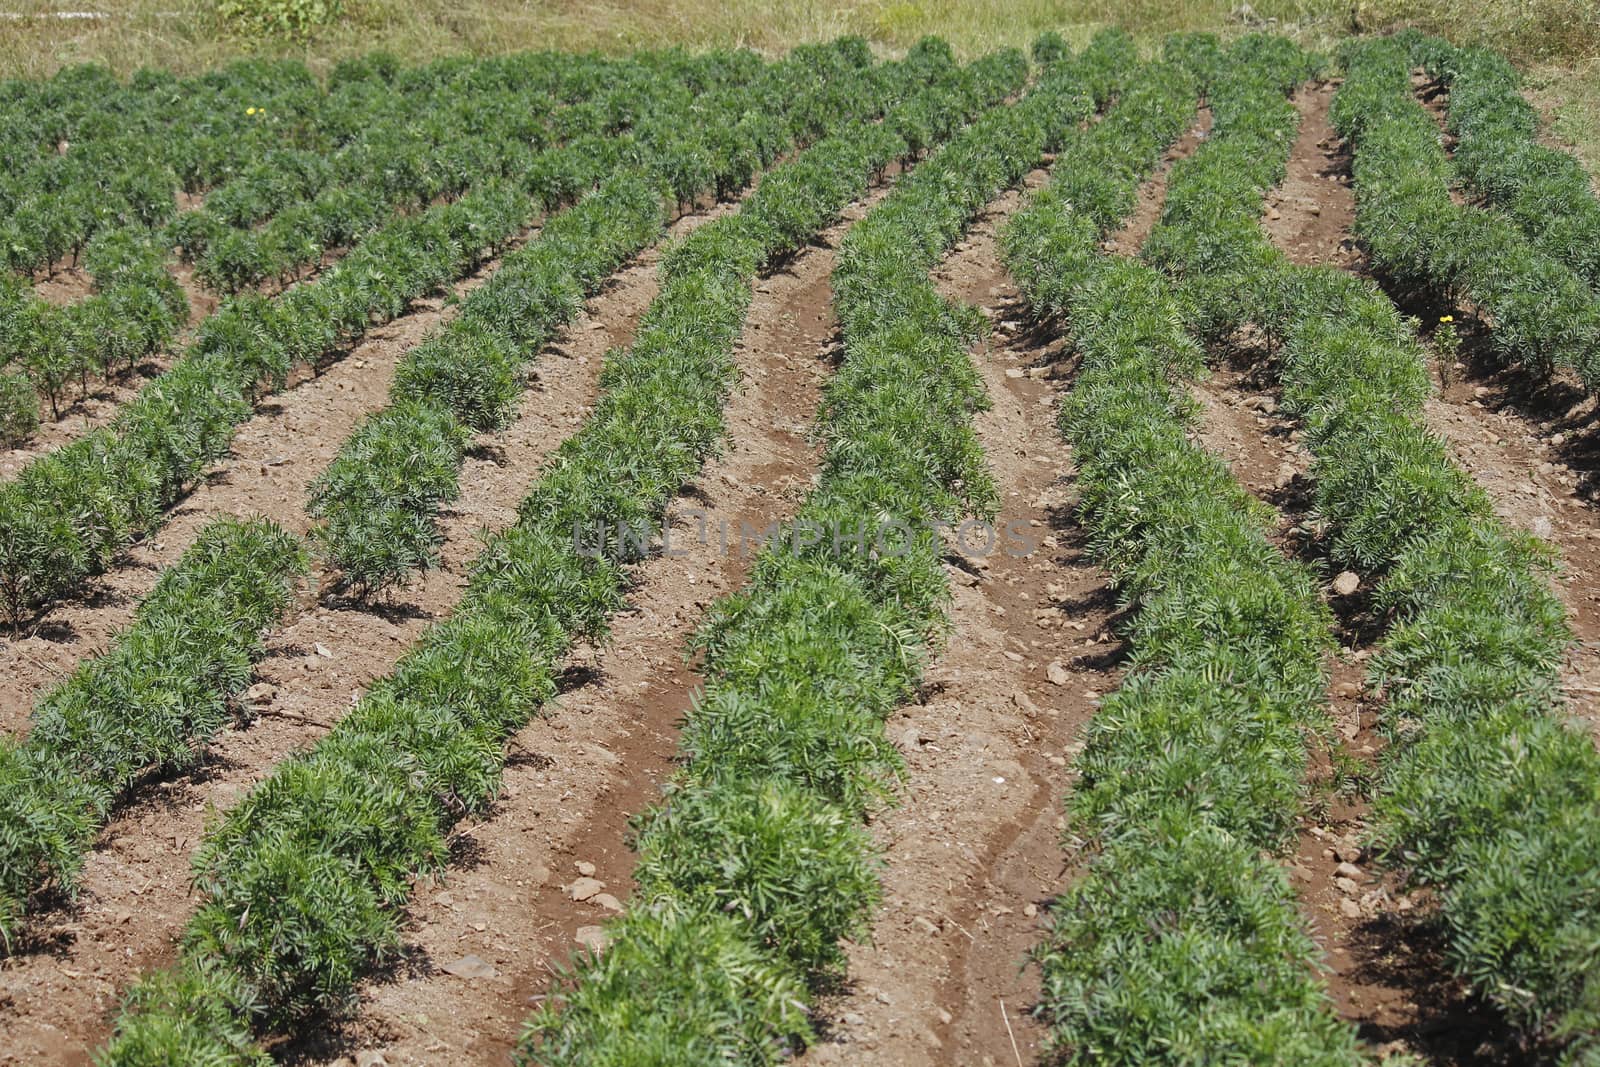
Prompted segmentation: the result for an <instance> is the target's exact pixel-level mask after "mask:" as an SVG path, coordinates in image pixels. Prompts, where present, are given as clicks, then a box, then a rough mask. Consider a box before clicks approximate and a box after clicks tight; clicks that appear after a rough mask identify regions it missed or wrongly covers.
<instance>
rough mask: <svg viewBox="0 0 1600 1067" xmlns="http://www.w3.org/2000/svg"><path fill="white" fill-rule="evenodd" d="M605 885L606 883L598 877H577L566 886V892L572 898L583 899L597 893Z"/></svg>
mask: <svg viewBox="0 0 1600 1067" xmlns="http://www.w3.org/2000/svg"><path fill="white" fill-rule="evenodd" d="M605 887H606V884H605V883H604V882H602V881H600V880H599V879H598V878H577V879H574V880H573V882H572V884H571V885H570V886H568V887H567V894H568V895H569V896H571V897H572V899H573V900H577V901H584V900H588V899H590V898H591V897H593V896H595V895H597V894H598V893H599V892H600V891H601V890H603V889H605Z"/></svg>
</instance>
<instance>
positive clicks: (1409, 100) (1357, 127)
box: [1332, 33, 1600, 391]
mask: <svg viewBox="0 0 1600 1067" xmlns="http://www.w3.org/2000/svg"><path fill="white" fill-rule="evenodd" d="M1424 43H1425V42H1424V41H1423V39H1422V38H1421V37H1420V36H1419V35H1417V34H1415V33H1403V34H1399V35H1397V36H1395V37H1392V38H1385V39H1382V40H1360V41H1352V42H1349V43H1347V45H1346V46H1345V48H1344V50H1343V52H1342V59H1343V62H1344V65H1345V67H1346V69H1347V72H1348V75H1347V76H1348V82H1347V84H1346V85H1345V86H1344V87H1343V91H1341V92H1340V93H1339V95H1338V98H1337V99H1336V100H1335V102H1334V105H1333V110H1332V117H1333V121H1334V124H1335V126H1336V128H1337V129H1338V130H1339V132H1340V134H1341V135H1343V136H1344V137H1347V138H1350V139H1352V140H1353V141H1354V143H1355V146H1356V162H1355V179H1356V232H1357V235H1358V236H1359V237H1360V239H1361V241H1362V243H1363V244H1364V245H1365V246H1366V247H1367V250H1368V251H1369V252H1370V253H1371V255H1372V258H1373V261H1374V263H1375V264H1376V265H1377V266H1378V267H1379V269H1381V270H1382V271H1384V272H1385V273H1387V274H1389V275H1391V276H1392V277H1393V279H1394V280H1395V281H1396V282H1397V283H1399V284H1400V285H1403V286H1408V287H1413V288H1427V289H1431V290H1433V291H1436V292H1440V293H1442V294H1444V295H1445V296H1446V297H1447V298H1449V299H1457V298H1461V299H1466V300H1470V301H1471V302H1472V303H1473V304H1475V305H1476V306H1477V307H1478V308H1479V309H1480V310H1481V313H1482V315H1483V316H1484V317H1485V318H1486V319H1487V321H1488V322H1489V323H1490V324H1491V325H1492V327H1493V332H1492V335H1491V336H1492V339H1493V341H1494V346H1495V349H1496V350H1497V351H1498V352H1499V353H1500V355H1501V356H1502V358H1504V359H1505V360H1507V361H1508V362H1510V361H1515V362H1521V363H1523V364H1525V365H1527V366H1528V367H1529V368H1530V369H1531V370H1532V371H1534V372H1535V373H1538V374H1548V373H1549V372H1550V371H1551V370H1553V369H1555V368H1557V367H1562V368H1567V369H1570V370H1573V371H1575V372H1576V373H1577V374H1578V375H1579V377H1581V378H1582V379H1583V382H1584V384H1585V386H1586V387H1587V388H1588V389H1589V390H1591V391H1593V390H1594V389H1596V388H1600V363H1597V362H1596V356H1597V353H1600V301H1597V300H1596V299H1595V295H1594V292H1593V291H1592V290H1591V289H1590V288H1589V285H1588V284H1587V283H1586V282H1585V280H1584V279H1583V278H1582V277H1580V276H1579V275H1578V274H1577V273H1575V271H1574V268H1573V266H1570V265H1569V262H1570V261H1572V256H1570V255H1566V254H1564V253H1563V252H1562V249H1561V248H1559V247H1557V246H1556V245H1554V244H1549V243H1543V242H1539V241H1536V240H1530V238H1529V236H1528V235H1526V234H1525V233H1523V232H1522V230H1520V229H1519V228H1518V226H1517V225H1516V224H1515V223H1513V222H1512V221H1510V220H1509V219H1508V218H1506V217H1505V216H1503V215H1500V214H1497V213H1494V212H1489V211H1484V210H1482V209H1481V208H1477V207H1474V206H1471V205H1464V206H1463V205H1457V204H1455V203H1454V202H1453V201H1452V200H1451V199H1450V183H1451V179H1452V177H1453V175H1454V172H1453V170H1452V168H1451V166H1450V161H1449V160H1448V159H1447V158H1446V156H1445V154H1444V148H1443V146H1442V145H1441V144H1440V138H1439V131H1438V129H1437V127H1436V126H1435V125H1434V123H1433V120H1432V119H1431V118H1430V117H1429V116H1428V115H1427V113H1426V112H1425V111H1424V110H1423V108H1422V105H1421V104H1420V103H1418V102H1417V101H1416V100H1415V99H1414V97H1413V95H1412V92H1411V74H1410V71H1411V55H1412V48H1413V47H1414V46H1420V45H1422V44H1424ZM1470 110H1471V105H1470V104H1469V111H1470ZM1477 118H1478V120H1480V121H1481V122H1483V124H1484V125H1487V124H1488V120H1487V119H1486V117H1485V116H1483V115H1481V114H1479V115H1478V116H1477ZM1463 121H1466V120H1463ZM1506 121H1507V123H1508V124H1511V125H1515V126H1519V127H1520V126H1521V125H1525V123H1518V122H1517V119H1516V118H1515V116H1508V117H1507V119H1506ZM1469 128H1473V127H1471V124H1470V123H1469V126H1468V128H1464V129H1463V130H1462V134H1463V137H1464V138H1466V137H1467V136H1468V132H1469ZM1496 128H1504V127H1496ZM1485 136H1489V138H1490V141H1491V142H1493V143H1494V145H1496V146H1497V147H1487V146H1486V151H1487V152H1489V153H1491V154H1505V155H1509V154H1510V153H1509V151H1508V150H1507V149H1506V148H1505V146H1503V145H1502V144H1501V139H1500V138H1498V137H1495V136H1491V135H1488V134H1486V135H1485ZM1474 160H1475V157H1474V156H1472V154H1471V153H1470V152H1469V153H1468V156H1467V159H1466V160H1465V161H1464V166H1465V167H1466V168H1467V169H1468V173H1469V174H1472V173H1476V170H1475V169H1474V168H1476V167H1477V166H1478V163H1477V162H1475V161H1474ZM1551 210H1552V211H1553V213H1554V215H1555V216H1556V217H1558V218H1571V217H1572V216H1571V214H1570V213H1569V212H1567V211H1565V210H1564V205H1563V206H1562V207H1560V208H1558V207H1556V206H1555V205H1552V206H1551Z"/></svg>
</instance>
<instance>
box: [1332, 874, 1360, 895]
mask: <svg viewBox="0 0 1600 1067" xmlns="http://www.w3.org/2000/svg"><path fill="white" fill-rule="evenodd" d="M1333 884H1334V885H1336V886H1338V888H1339V892H1341V893H1350V894H1355V893H1359V892H1360V891H1361V887H1360V886H1358V885H1356V884H1355V883H1354V882H1352V881H1351V880H1350V879H1348V878H1335V879H1334V880H1333Z"/></svg>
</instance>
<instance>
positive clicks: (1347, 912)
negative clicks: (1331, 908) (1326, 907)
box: [1339, 897, 1361, 919]
mask: <svg viewBox="0 0 1600 1067" xmlns="http://www.w3.org/2000/svg"><path fill="white" fill-rule="evenodd" d="M1339 911H1340V912H1341V913H1342V914H1343V915H1344V917H1345V918H1346V919H1359V918H1361V905H1360V904H1357V903H1356V902H1355V901H1353V900H1351V899H1350V898H1349V897H1345V898H1344V899H1343V900H1341V901H1339Z"/></svg>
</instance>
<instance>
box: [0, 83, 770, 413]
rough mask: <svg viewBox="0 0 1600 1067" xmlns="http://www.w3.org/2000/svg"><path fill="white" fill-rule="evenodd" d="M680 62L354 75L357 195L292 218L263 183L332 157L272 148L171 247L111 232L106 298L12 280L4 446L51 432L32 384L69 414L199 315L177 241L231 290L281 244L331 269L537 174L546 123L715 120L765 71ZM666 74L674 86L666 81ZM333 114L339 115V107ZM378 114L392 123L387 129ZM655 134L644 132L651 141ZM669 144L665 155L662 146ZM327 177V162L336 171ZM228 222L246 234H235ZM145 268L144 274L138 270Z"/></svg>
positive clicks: (578, 131)
mask: <svg viewBox="0 0 1600 1067" xmlns="http://www.w3.org/2000/svg"><path fill="white" fill-rule="evenodd" d="M676 59H677V56H676V54H671V53H669V54H664V55H663V54H654V53H644V54H641V56H640V57H635V58H631V59H629V60H601V59H599V58H597V57H591V58H590V61H589V64H588V65H587V66H586V65H583V64H579V63H576V62H575V61H569V62H564V63H555V64H553V66H554V68H555V69H556V70H557V71H559V72H560V73H561V75H562V76H561V77H560V78H559V79H554V80H553V84H550V83H551V82H552V79H551V78H546V79H543V80H539V81H531V82H530V83H529V85H528V86H524V87H523V88H522V89H520V90H511V89H504V88H501V87H500V86H499V85H498V84H497V83H495V82H493V81H491V82H490V83H489V84H488V85H487V87H485V86H481V85H479V84H478V81H476V80H467V79H463V80H460V81H451V82H446V83H445V84H444V86H443V87H442V88H441V87H440V86H435V85H433V84H432V83H425V86H424V87H425V88H426V89H427V92H426V93H425V94H423V95H422V96H421V97H420V98H418V99H412V98H411V97H408V96H404V95H401V94H397V93H395V92H393V91H392V90H390V89H389V87H388V86H387V84H386V83H383V82H376V83H373V82H370V81H362V80H354V79H345V80H344V81H342V82H341V83H340V85H339V89H338V90H336V91H335V93H333V94H330V97H332V96H336V95H339V94H340V93H345V94H346V95H348V92H349V91H352V90H351V87H362V86H367V85H369V84H375V86H376V87H375V88H373V89H372V90H371V91H370V92H368V93H367V95H368V96H372V97H376V98H377V102H376V103H374V104H373V106H372V108H371V109H370V110H367V111H358V112H356V114H355V115H354V116H351V117H349V118H347V119H346V120H345V121H347V122H356V120H357V119H358V118H366V119H367V120H368V121H366V122H365V123H359V122H357V125H356V127H355V129H354V130H353V131H352V132H353V133H354V134H355V137H356V139H355V140H353V141H349V142H347V143H346V147H345V149H344V151H343V152H342V153H341V154H340V158H344V161H345V162H344V167H343V171H342V172H341V173H343V176H344V177H345V178H347V179H349V181H350V184H344V185H339V186H336V187H334V188H332V189H330V190H328V191H327V194H326V195H325V196H323V197H319V198H318V199H317V201H315V202H314V203H312V204H309V205H298V207H296V206H288V207H287V208H285V205H284V204H283V203H280V202H278V201H277V200H276V199H275V196H272V195H267V193H266V192H264V191H263V186H264V185H265V186H267V187H268V188H272V189H274V190H276V193H278V194H282V195H289V194H288V191H289V190H292V188H293V187H294V186H295V182H294V181H293V180H292V179H291V180H284V178H283V175H285V174H289V175H293V174H294V173H295V172H296V168H300V169H301V170H305V169H307V168H310V169H311V170H315V169H316V168H314V167H310V164H309V163H308V162H307V160H323V159H324V157H323V156H321V155H320V154H319V153H317V152H316V151H313V150H309V149H308V150H296V149H275V150H273V151H272V152H271V153H269V154H268V155H267V156H266V157H264V158H263V159H262V161H261V162H260V163H259V164H256V165H253V166H252V167H250V168H248V169H247V171H246V172H245V173H243V174H241V175H237V176H235V177H234V178H232V179H230V180H229V181H228V182H227V183H226V184H224V185H222V186H219V187H217V188H216V189H214V190H213V191H212V194H211V196H210V198H209V199H208V201H207V204H206V206H205V207H203V208H201V209H199V210H196V211H190V212H185V213H182V214H180V215H179V216H178V217H177V218H176V219H175V220H174V221H173V222H172V224H171V225H170V226H169V227H168V228H167V233H166V236H161V235H160V234H159V233H158V234H155V235H151V234H149V232H148V231H147V230H146V229H145V228H144V227H142V226H138V225H134V226H123V227H120V228H117V229H115V230H101V231H100V232H99V233H98V235H97V236H95V237H94V238H92V239H91V240H90V242H89V245H88V248H87V249H86V253H85V257H86V258H85V262H86V263H87V264H88V266H89V269H90V272H91V274H93V275H94V278H95V283H96V288H97V290H98V291H97V292H96V294H95V295H93V296H91V297H90V298H89V299H87V300H85V301H82V302H80V303H78V304H74V305H69V306H67V307H57V306H55V305H53V304H51V303H49V302H47V301H44V300H41V299H39V298H37V297H36V296H34V295H33V294H31V293H30V292H28V290H27V287H26V285H25V284H24V283H23V282H22V281H21V280H20V279H9V278H7V279H0V366H7V365H11V366H15V367H16V368H17V369H18V370H20V372H21V373H20V375H18V374H12V375H11V376H9V377H5V378H0V438H3V439H5V440H6V441H8V442H11V443H21V442H22V441H23V440H25V439H26V438H27V437H28V436H29V435H31V433H32V432H33V430H34V429H35V428H36V427H37V425H38V422H39V404H38V400H37V397H36V396H35V395H34V390H30V389H28V388H25V384H27V383H31V384H32V385H33V386H34V387H35V389H36V390H37V392H38V393H40V394H42V395H43V396H44V397H45V399H46V400H47V401H48V402H49V405H50V411H51V414H52V415H53V416H54V417H56V418H60V417H61V413H62V403H63V401H64V400H65V399H66V398H67V396H68V395H69V393H70V391H71V390H72V387H73V384H74V383H76V387H77V391H78V394H79V396H80V397H81V396H83V395H85V394H86V393H87V391H88V388H89V385H90V382H91V380H92V379H93V378H95V377H97V376H99V375H101V374H105V375H106V376H108V377H109V376H111V375H112V374H113V373H115V372H119V371H121V370H123V369H124V368H129V367H131V366H133V365H134V364H135V363H136V362H137V361H138V360H139V359H141V358H144V357H146V356H148V355H150V354H152V353H154V352H156V351H158V350H160V349H162V348H165V347H166V346H167V345H169V344H170V342H171V341H172V339H173V336H174V335H175V333H176V331H177V329H178V328H179V327H180V326H181V325H182V324H183V322H184V321H186V319H187V316H188V305H187V303H186V301H185V300H184V299H183V296H182V291H181V289H180V288H179V287H178V285H177V284H176V282H175V281H174V280H173V279H172V278H171V277H170V276H169V274H168V272H167V269H166V263H165V260H166V248H165V247H163V246H164V245H165V244H166V243H167V242H169V241H171V240H174V239H175V240H177V242H178V244H179V246H180V248H181V249H183V250H184V251H185V252H186V253H188V254H190V255H191V258H195V259H197V261H198V266H197V273H198V274H199V275H200V276H202V277H203V278H205V279H206V280H208V281H212V282H216V281H218V278H219V277H220V276H219V275H216V273H215V272H216V271H222V272H223V273H224V274H226V275H227V277H228V279H231V280H227V281H226V284H222V285H221V287H222V288H227V289H229V290H230V291H234V290H237V289H240V288H243V287H245V286H246V285H250V284H254V283H255V282H258V281H260V280H262V277H263V276H264V274H263V273H262V271H257V270H256V269H255V267H252V266H249V264H256V265H258V266H259V265H261V264H264V263H268V260H263V259H262V258H261V257H260V256H259V255H258V252H259V251H260V249H261V248H263V247H266V246H269V245H276V246H278V247H279V248H280V249H281V250H282V251H283V253H284V255H287V256H289V260H283V261H281V262H282V263H283V264H285V270H284V271H278V270H266V268H265V267H263V270H265V271H266V273H276V274H279V275H285V274H286V273H289V274H292V273H293V272H294V271H295V270H297V269H298V268H299V267H300V266H304V265H306V264H308V263H313V262H317V261H319V260H320V259H321V258H322V255H323V253H324V252H325V251H326V250H327V249H328V248H329V247H331V246H334V245H339V246H347V245H350V244H352V243H354V242H356V241H357V240H359V239H360V237H362V236H363V235H364V234H365V233H367V232H370V231H372V230H374V229H376V228H377V227H379V226H380V225H381V224H382V223H384V222H386V221H388V220H389V219H390V218H391V217H392V216H393V215H394V213H395V212H396V210H400V209H403V208H412V209H415V208H420V207H424V206H426V205H427V204H428V203H429V202H430V201H432V200H434V199H436V198H438V197H441V196H444V197H455V196H459V195H461V194H462V193H463V192H465V191H466V190H467V189H469V188H471V187H472V186H473V185H474V184H475V183H477V182H481V181H486V180H490V179H493V178H496V177H505V176H508V175H520V174H522V173H524V172H526V171H528V170H530V169H533V168H535V166H536V165H537V164H538V163H542V162H543V161H544V159H546V158H548V154H545V155H544V156H541V155H540V153H538V152H537V151H536V148H535V146H536V145H537V144H538V143H539V142H541V141H544V140H549V139H550V138H549V136H548V135H547V134H546V132H545V127H544V125H543V123H544V122H545V120H546V118H547V116H549V115H551V114H557V115H561V116H568V117H570V116H572V115H576V114H580V113H581V114H582V115H584V116H586V118H585V119H584V120H583V121H582V122H581V123H576V124H575V123H572V122H564V123H563V127H562V132H561V136H560V137H558V138H557V139H567V138H572V139H577V138H580V137H595V138H597V137H601V136H604V135H608V134H610V133H614V132H617V130H618V128H619V125H620V124H623V123H625V122H627V121H628V120H629V119H630V118H633V117H636V116H637V115H638V114H639V112H640V107H641V105H640V101H649V102H650V103H649V104H648V105H647V106H649V107H652V108H654V109H655V110H658V111H659V110H661V109H663V108H666V107H669V106H670V107H674V108H677V109H679V110H680V111H686V110H688V109H689V108H690V107H691V106H698V107H701V108H702V110H703V112H704V113H707V114H709V113H712V112H714V110H715V109H714V108H707V107H705V105H704V101H703V100H700V99H697V98H700V97H703V95H704V94H706V93H708V92H713V91H717V90H720V89H727V88H734V87H737V86H739V85H740V84H742V83H747V82H749V81H750V79H751V77H752V76H753V72H755V71H759V70H760V69H761V67H762V65H761V64H760V62H759V61H758V60H756V59H755V58H754V57H752V56H749V55H748V54H747V53H727V54H725V55H720V56H718V57H716V59H717V60H718V61H716V62H714V61H713V59H712V58H711V57H708V58H707V59H706V60H705V61H703V62H702V63H701V65H700V66H699V67H694V66H688V65H683V64H679V63H677V62H676ZM594 66H603V67H604V68H605V69H606V70H607V71H609V72H610V73H611V74H612V75H613V77H612V78H611V79H610V81H608V82H607V83H605V84H606V88H605V96H604V100H603V101H587V102H579V103H572V102H571V98H572V97H573V95H574V92H575V91H576V89H577V88H581V87H583V86H585V85H587V84H588V83H591V82H593V81H594V79H593V73H594V72H593V71H592V70H591V69H590V67H594ZM657 70H662V71H664V72H666V74H665V75H664V76H662V77H657V75H656V73H655V72H656V71H657ZM535 87H536V90H535ZM445 90H448V92H446V91H445ZM674 97H675V99H674ZM558 103H560V104H561V105H562V108H561V110H559V111H557V110H556V108H557V106H558ZM585 104H590V105H595V106H585ZM417 107H421V108H424V109H425V119H424V121H422V122H421V123H420V124H419V122H418V120H417V118H416V116H415V114H414V109H415V108H417ZM328 111H329V112H330V113H334V112H336V111H337V109H335V108H334V107H333V106H332V105H331V104H330V105H329V106H328ZM379 116H382V117H383V118H384V121H385V122H386V123H387V125H376V126H375V125H374V121H373V120H374V119H376V118H377V117H379ZM326 117H327V116H324V118H326ZM530 124H531V125H530ZM651 128H652V127H651V125H650V123H648V122H646V123H645V124H644V129H651ZM586 130H587V131H590V132H587V133H586V132H585V131H586ZM657 140H658V146H657V147H658V148H659V147H660V144H659V142H661V141H662V140H663V139H662V138H660V137H658V138H657ZM664 143H665V144H668V145H672V146H674V147H675V148H677V149H679V150H680V151H682V150H685V149H684V148H683V146H684V145H685V144H686V143H687V142H685V140H684V139H683V138H682V137H678V136H676V135H673V136H671V137H667V138H665V140H664ZM328 166H330V165H329V164H327V163H326V162H324V163H323V164H322V167H323V169H324V170H326V169H327V168H328ZM352 168H354V169H352ZM362 170H365V172H366V173H365V174H364V175H362V174H360V172H361V171H362ZM258 171H260V172H264V175H265V176H261V175H258V173H257V172H258ZM358 175H359V179H358ZM274 181H276V184H275V185H274V184H272V183H273V182H274ZM230 194H238V195H230ZM219 201H220V202H221V203H219ZM279 209H283V210H279ZM302 209H303V210H302ZM274 210H278V211H279V213H278V214H276V215H275V216H274V218H273V220H272V222H271V223H269V224H268V225H267V227H266V228H265V229H262V230H253V229H251V228H250V225H249V224H250V223H251V222H254V221H259V219H258V218H257V217H256V213H257V212H260V211H268V212H269V213H270V212H271V211H274ZM307 211H310V212H312V213H314V214H317V215H318V217H319V219H320V221H319V222H317V224H316V225H314V226H313V225H309V224H308V218H307V215H306V212H307ZM229 222H238V223H241V224H242V226H243V228H241V229H238V230H229V229H228V225H229ZM275 235H277V236H275ZM208 238H209V239H211V243H210V244H209V245H208V244H207V239H208ZM285 241H286V242H287V243H284V242H285ZM196 242H198V243H196ZM107 248H111V249H113V250H114V255H115V263H114V265H115V267H116V270H115V273H110V272H107V271H104V270H102V269H101V268H102V267H103V266H104V264H105V261H106V260H107V259H111V258H113V257H112V256H111V255H108V254H107V252H106V249H107ZM208 249H209V251H208ZM230 249H231V250H232V251H227V250H230ZM291 249H293V251H291ZM135 252H137V255H138V260H137V263H134V262H133V254H134V253H135ZM200 252H205V253H206V254H204V255H200V254H198V253H200ZM211 253H216V255H213V254H211ZM234 253H238V254H239V255H240V256H242V257H243V258H237V257H235V256H234ZM273 255H274V256H276V255H277V253H273ZM269 258H270V257H269ZM274 261H276V260H274ZM134 266H137V267H138V268H139V269H137V270H134V269H131V268H132V267H134ZM285 280H287V279H286V278H285ZM18 378H22V379H25V381H22V380H18Z"/></svg>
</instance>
